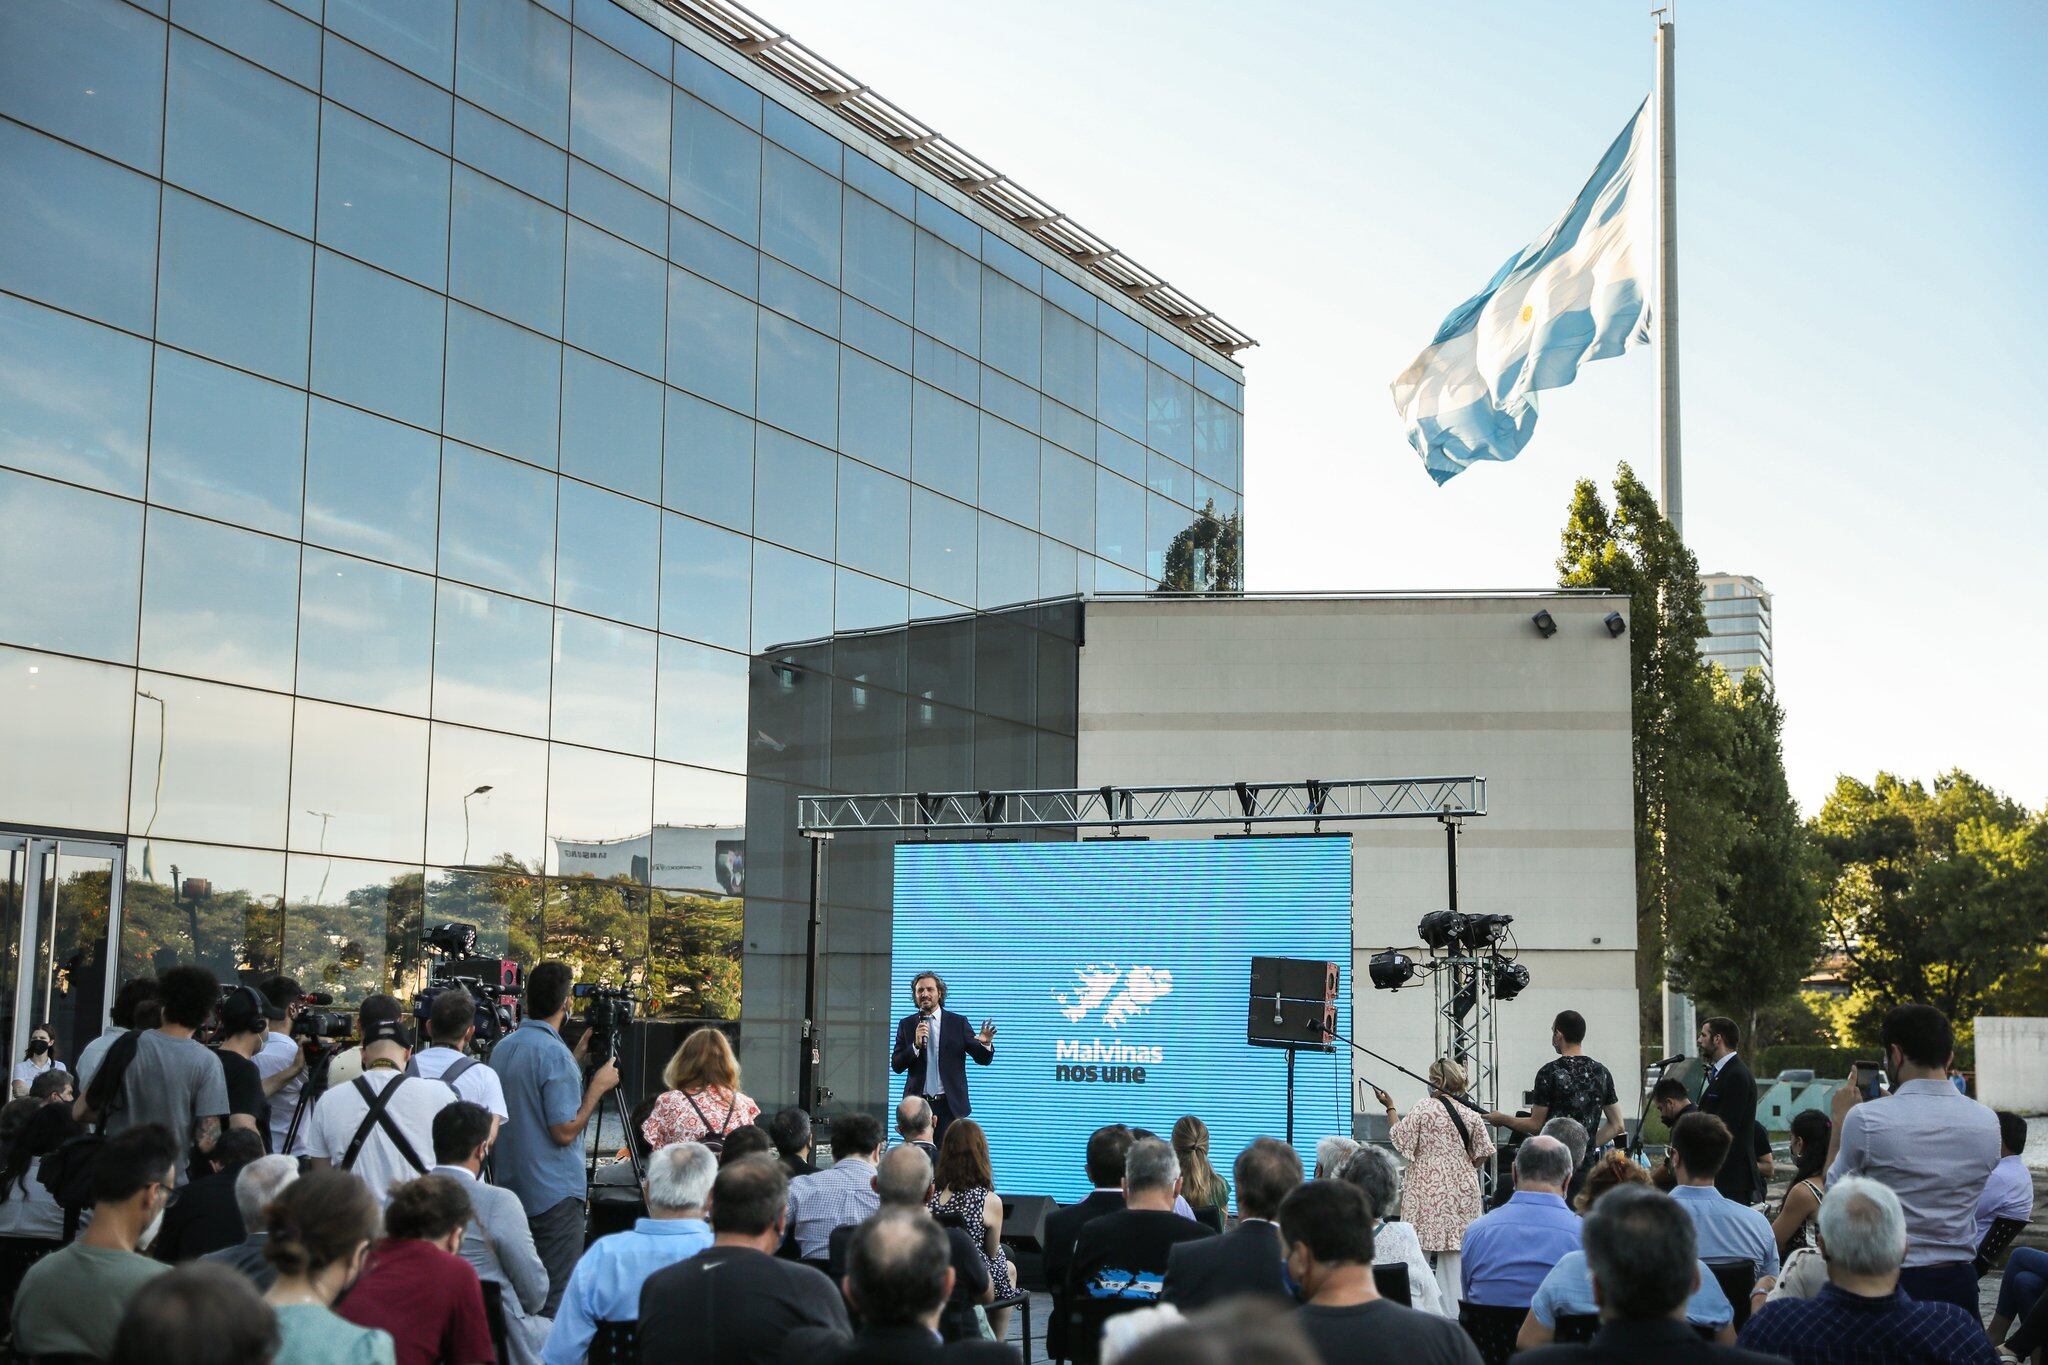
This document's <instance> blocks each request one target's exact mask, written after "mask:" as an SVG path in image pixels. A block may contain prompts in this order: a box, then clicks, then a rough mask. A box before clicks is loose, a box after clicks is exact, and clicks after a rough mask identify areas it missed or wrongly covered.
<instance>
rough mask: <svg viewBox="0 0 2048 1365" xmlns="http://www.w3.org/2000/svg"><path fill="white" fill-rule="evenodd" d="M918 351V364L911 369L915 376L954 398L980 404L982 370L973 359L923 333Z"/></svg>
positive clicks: (916, 348) (918, 339)
mask: <svg viewBox="0 0 2048 1365" xmlns="http://www.w3.org/2000/svg"><path fill="white" fill-rule="evenodd" d="M915 351H916V364H915V365H914V366H913V367H912V369H911V373H912V374H914V375H916V376H917V377H918V378H919V379H922V380H923V381H924V382H925V383H927V384H932V385H936V386H937V387H939V388H941V389H944V390H945V391H946V392H947V393H950V394H952V395H953V396H954V397H955V398H959V399H963V400H965V401H966V402H969V403H979V402H980V401H981V369H982V367H981V366H980V364H978V363H977V362H976V361H975V359H974V357H973V356H970V355H966V354H963V353H962V352H959V351H956V350H954V349H953V348H952V347H951V346H947V345H943V344H941V343H940V342H936V341H933V340H932V339H931V338H930V337H928V336H925V335H923V334H922V333H920V334H919V335H918V337H917V344H916V347H915Z"/></svg>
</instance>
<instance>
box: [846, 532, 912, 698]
mask: <svg viewBox="0 0 2048 1365" xmlns="http://www.w3.org/2000/svg"><path fill="white" fill-rule="evenodd" d="M908 539H909V537H908V534H907V528H906V535H905V541H906V543H907V542H908ZM835 592H836V594H837V598H836V600H835V601H834V603H833V607H832V628H833V629H834V630H840V631H846V630H887V629H890V628H891V627H895V626H900V625H902V624H903V623H904V622H905V621H908V620H909V619H910V590H909V589H908V588H906V587H904V586H903V585H902V584H900V583H885V582H883V581H882V580H881V579H879V578H869V577H868V576H867V575H866V574H864V573H855V572H854V571H853V570H851V569H841V570H840V571H839V574H838V583H837V585H836V588H835ZM836 650H837V654H836V658H837V661H838V663H837V666H838V667H839V668H841V669H846V668H849V667H853V666H855V665H852V664H850V663H849V660H850V659H851V658H853V657H854V651H853V650H852V648H851V647H850V646H849V645H848V643H847V642H846V641H845V640H841V641H839V642H838V644H837V646H836ZM863 661H865V660H864V658H863Z"/></svg>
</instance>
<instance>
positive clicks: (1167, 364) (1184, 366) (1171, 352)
mask: <svg viewBox="0 0 2048 1365" xmlns="http://www.w3.org/2000/svg"><path fill="white" fill-rule="evenodd" d="M1145 356H1146V358H1147V359H1148V360H1150V361H1151V362H1152V363H1153V364H1154V365H1157V366H1159V367H1160V368H1161V369H1163V370H1165V371H1166V372H1167V373H1168V374H1171V375H1177V376H1178V377H1180V378H1182V379H1185V380H1186V381H1187V382H1188V383H1189V384H1190V385H1192V384H1193V383H1194V382H1195V358H1194V357H1193V356H1191V355H1189V354H1188V353H1187V352H1186V351H1184V350H1182V349H1181V348H1180V347H1179V346H1176V345H1174V343H1172V342H1171V341H1168V340H1167V339H1166V338H1165V337H1163V336H1161V335H1159V333H1157V332H1153V331H1147V332H1146V333H1145Z"/></svg>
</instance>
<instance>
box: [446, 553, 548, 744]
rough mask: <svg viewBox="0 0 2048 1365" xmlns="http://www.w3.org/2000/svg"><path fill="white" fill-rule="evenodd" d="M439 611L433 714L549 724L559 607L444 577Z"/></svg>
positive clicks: (538, 726)
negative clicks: (551, 608)
mask: <svg viewBox="0 0 2048 1365" xmlns="http://www.w3.org/2000/svg"><path fill="white" fill-rule="evenodd" d="M439 592H440V605H439V607H438V608H437V610H436V612H435V616H434V715H435V716H436V718H438V719H441V720H477V719H488V720H489V721H490V722H491V724H492V725H494V726H497V727H498V728H501V729H505V730H518V731H523V732H525V733H527V734H533V735H545V734H546V733H547V732H548V670H549V668H550V655H551V653H552V650H553V638H554V613H553V612H551V611H549V610H548V609H547V608H546V607H541V606H536V605H534V604H533V603H531V602H522V601H520V600H519V599H518V598H515V597H504V596H501V595H499V594H498V593H494V592H482V591H480V590H478V589H476V588H465V587H461V586H459V585H457V584H454V583H442V584H440V585H439Z"/></svg>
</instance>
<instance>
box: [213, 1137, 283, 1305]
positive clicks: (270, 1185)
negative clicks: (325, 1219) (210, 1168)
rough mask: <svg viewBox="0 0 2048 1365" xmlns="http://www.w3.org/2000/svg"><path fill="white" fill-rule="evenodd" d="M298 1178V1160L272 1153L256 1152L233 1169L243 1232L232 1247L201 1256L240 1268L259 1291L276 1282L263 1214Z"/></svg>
mask: <svg viewBox="0 0 2048 1365" xmlns="http://www.w3.org/2000/svg"><path fill="white" fill-rule="evenodd" d="M298 1178H299V1163H298V1162H296V1161H294V1160H293V1159H292V1158H290V1157H288V1156H280V1155H278V1154H276V1153H272V1154H271V1155H269V1156H259V1157H257V1158H256V1159H255V1160H254V1161H252V1162H250V1163H249V1164H248V1165H246V1166H244V1167H243V1168H242V1169H241V1170H240V1171H237V1172H236V1173H235V1209H236V1211H237V1212H239V1213H240V1214H241V1215H242V1227H243V1228H244V1230H245V1232H244V1236H243V1237H242V1240H241V1241H239V1242H237V1243H235V1244H234V1245H233V1246H231V1247H222V1248H221V1249H220V1250H219V1251H209V1252H207V1253H206V1255H204V1256H202V1257H200V1259H201V1260H203V1261H210V1262H213V1263H214V1264H216V1265H223V1266H226V1267H227V1268H228V1269H230V1270H236V1271H240V1272H241V1273H242V1274H243V1275H245V1276H247V1277H248V1279H249V1282H250V1283H251V1284H253V1285H255V1286H256V1288H257V1290H258V1291H259V1292H264V1291H268V1290H269V1288H270V1287H271V1286H272V1285H273V1284H276V1283H277V1268H276V1267H275V1266H273V1265H271V1264H270V1261H269V1258H268V1257H266V1256H265V1255H264V1254H263V1252H264V1248H265V1247H267V1246H269V1245H270V1230H269V1228H268V1226H267V1219H266V1215H267V1213H268V1212H269V1209H270V1206H271V1204H272V1203H274V1202H276V1200H277V1197H278V1196H279V1195H280V1194H283V1193H284V1189H285V1186H287V1185H289V1184H291V1183H292V1182H293V1181H294V1180H297V1179H298Z"/></svg>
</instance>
